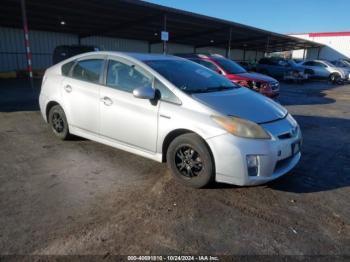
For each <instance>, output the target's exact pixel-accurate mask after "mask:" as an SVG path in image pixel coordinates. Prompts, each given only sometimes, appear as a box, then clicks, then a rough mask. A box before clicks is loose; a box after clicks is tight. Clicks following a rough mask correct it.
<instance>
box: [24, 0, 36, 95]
mask: <svg viewBox="0 0 350 262" xmlns="http://www.w3.org/2000/svg"><path fill="white" fill-rule="evenodd" d="M21 11H22V22H23V33H24V45H25V50H26V55H27V71H28V75H29V82H30V86H31V88H34V83H33V66H32V53H31V51H30V43H29V31H28V22H27V13H26V3H25V0H21Z"/></svg>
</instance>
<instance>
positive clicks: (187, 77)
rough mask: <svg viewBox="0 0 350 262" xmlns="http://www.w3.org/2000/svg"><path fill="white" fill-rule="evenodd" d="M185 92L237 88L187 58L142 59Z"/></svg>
mask: <svg viewBox="0 0 350 262" xmlns="http://www.w3.org/2000/svg"><path fill="white" fill-rule="evenodd" d="M144 62H145V63H146V64H147V65H148V66H150V67H151V68H153V69H154V70H155V71H157V72H158V73H159V74H161V75H162V76H163V77H165V78H166V79H167V80H168V81H169V82H171V83H173V84H174V85H175V86H176V87H178V88H180V89H181V90H182V91H184V92H186V93H206V92H216V91H222V90H230V89H234V88H239V86H238V85H236V84H233V83H232V82H231V81H230V80H228V79H226V78H225V77H223V76H220V75H219V74H217V73H215V72H213V71H212V70H210V69H207V68H205V67H204V66H201V65H199V64H197V63H195V62H192V61H189V60H185V59H184V60H170V59H169V60H148V61H144Z"/></svg>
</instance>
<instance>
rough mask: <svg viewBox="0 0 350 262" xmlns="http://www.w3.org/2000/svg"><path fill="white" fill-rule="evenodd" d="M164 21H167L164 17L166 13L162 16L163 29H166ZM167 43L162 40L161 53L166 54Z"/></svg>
mask: <svg viewBox="0 0 350 262" xmlns="http://www.w3.org/2000/svg"><path fill="white" fill-rule="evenodd" d="M166 23H167V18H166V14H164V16H163V31H166ZM167 51H168V50H167V43H166V41H163V54H164V55H166V54H167Z"/></svg>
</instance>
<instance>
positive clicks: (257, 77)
mask: <svg viewBox="0 0 350 262" xmlns="http://www.w3.org/2000/svg"><path fill="white" fill-rule="evenodd" d="M236 76H239V77H241V78H242V79H246V80H254V81H263V82H277V80H276V79H274V78H272V77H269V76H267V75H263V74H259V73H248V72H247V73H242V74H237V75H236Z"/></svg>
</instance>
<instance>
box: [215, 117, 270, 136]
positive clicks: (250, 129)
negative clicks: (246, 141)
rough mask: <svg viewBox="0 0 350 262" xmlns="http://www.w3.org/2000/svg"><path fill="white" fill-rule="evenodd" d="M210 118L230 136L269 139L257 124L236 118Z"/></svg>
mask: <svg viewBox="0 0 350 262" xmlns="http://www.w3.org/2000/svg"><path fill="white" fill-rule="evenodd" d="M211 118H212V119H213V120H214V121H215V122H216V123H217V124H219V125H220V126H221V127H222V128H224V129H225V130H226V131H227V132H229V133H231V134H232V135H235V136H239V137H244V138H254V139H270V138H271V136H270V135H269V134H268V133H267V132H266V131H265V130H264V129H263V128H262V127H261V126H259V125H258V124H256V123H254V122H251V121H249V120H245V119H242V118H238V117H223V116H211Z"/></svg>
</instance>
